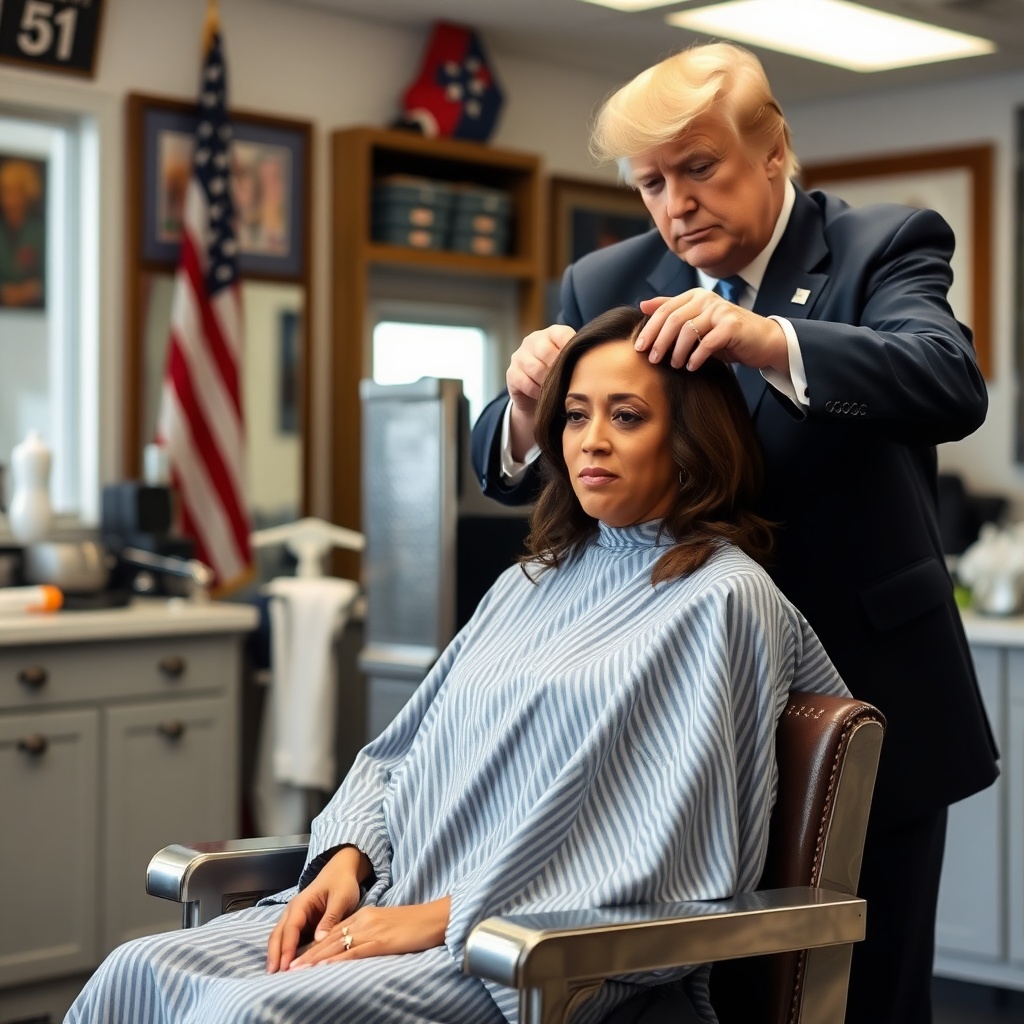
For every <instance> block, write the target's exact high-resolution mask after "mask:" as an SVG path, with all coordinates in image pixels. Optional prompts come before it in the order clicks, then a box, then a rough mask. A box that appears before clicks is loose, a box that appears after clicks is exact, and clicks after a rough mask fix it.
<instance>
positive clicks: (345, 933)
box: [341, 928, 352, 953]
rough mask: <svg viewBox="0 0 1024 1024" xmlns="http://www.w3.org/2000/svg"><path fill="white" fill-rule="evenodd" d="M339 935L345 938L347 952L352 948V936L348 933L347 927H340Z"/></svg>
mask: <svg viewBox="0 0 1024 1024" xmlns="http://www.w3.org/2000/svg"><path fill="white" fill-rule="evenodd" d="M341 935H342V938H343V939H344V940H345V952H346V953H347V952H348V951H349V950H350V949H351V948H352V936H351V935H349V933H348V928H342V929H341Z"/></svg>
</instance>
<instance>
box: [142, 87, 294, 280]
mask: <svg viewBox="0 0 1024 1024" xmlns="http://www.w3.org/2000/svg"><path fill="white" fill-rule="evenodd" d="M130 112H131V113H130V120H131V122H132V124H131V128H130V133H129V146H130V148H131V149H132V150H133V152H132V153H131V154H130V157H129V162H130V166H133V167H136V168H137V169H138V176H139V186H140V187H139V200H140V209H138V210H136V211H134V212H135V214H136V216H137V217H138V222H139V223H138V230H139V231H140V232H141V239H140V252H141V258H142V261H143V263H144V264H146V265H150V266H157V265H164V266H174V265H176V263H177V260H178V239H179V238H180V234H181V218H182V211H183V209H184V203H185V190H186V187H187V185H188V181H189V176H190V174H191V168H192V150H193V140H194V138H195V128H196V124H197V123H198V120H199V115H198V111H197V108H196V107H195V106H194V105H191V104H185V103H177V102H174V101H171V100H161V99H156V98H154V97H142V96H133V97H131V98H130ZM231 121H232V128H233V137H232V145H231V196H232V200H233V203H234V207H235V216H236V233H237V239H238V254H239V270H240V272H241V274H242V276H243V277H250V278H251V277H260V278H269V279H273V280H300V279H301V278H302V277H303V276H304V274H305V261H306V249H307V240H306V237H305V234H306V231H307V224H308V203H309V174H310V162H309V158H310V139H309V126H308V125H307V124H303V123H301V122H289V121H283V120H280V119H277V118H270V117H264V116H262V115H256V114H247V113H236V112H232V115H231Z"/></svg>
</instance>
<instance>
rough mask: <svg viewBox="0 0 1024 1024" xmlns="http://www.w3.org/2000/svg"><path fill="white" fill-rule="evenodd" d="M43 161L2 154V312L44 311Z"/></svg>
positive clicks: (0, 284)
mask: <svg viewBox="0 0 1024 1024" xmlns="http://www.w3.org/2000/svg"><path fill="white" fill-rule="evenodd" d="M46 199H47V196H46V161H45V160H39V159H36V158H31V157H26V156H21V155H20V154H18V153H5V152H4V151H3V150H0V309H45V308H46V228H47V224H46V212H47V211H46Z"/></svg>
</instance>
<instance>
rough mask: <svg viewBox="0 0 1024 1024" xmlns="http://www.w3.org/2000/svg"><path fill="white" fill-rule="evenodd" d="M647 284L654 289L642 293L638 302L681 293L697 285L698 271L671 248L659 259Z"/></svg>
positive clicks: (649, 275) (648, 276)
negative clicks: (647, 293) (647, 292)
mask: <svg viewBox="0 0 1024 1024" xmlns="http://www.w3.org/2000/svg"><path fill="white" fill-rule="evenodd" d="M647 284H648V285H649V286H650V287H651V288H652V289H653V291H652V292H651V294H650V295H640V296H638V297H637V300H636V301H637V302H640V301H641V300H643V299H652V298H654V297H655V296H656V295H679V294H680V293H682V292H685V291H689V289H691V288H696V287H697V271H696V270H694V269H693V267H691V266H690V264H689V263H687V262H686V261H685V260H682V259H680V258H679V257H678V256H677V255H676V254H675V253H674V252H672V250H671V249H666V250H665V255H664V256H662V257H661V259H660V260H658V263H657V265H656V266H655V268H654V269H653V270H652V271H651V272H650V274H648V275H647Z"/></svg>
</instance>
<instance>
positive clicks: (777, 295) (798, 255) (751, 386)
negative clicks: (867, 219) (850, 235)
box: [736, 189, 829, 416]
mask: <svg viewBox="0 0 1024 1024" xmlns="http://www.w3.org/2000/svg"><path fill="white" fill-rule="evenodd" d="M826 256H828V246H827V245H826V244H825V235H824V231H823V230H822V220H821V210H820V209H819V208H818V206H817V204H816V203H815V202H814V200H813V199H811V198H810V197H809V196H808V195H807V193H806V192H804V191H802V190H801V189H797V190H796V201H795V202H794V204H793V212H792V213H791V214H790V216H789V223H788V224H787V225H786V230H785V231H784V232H783V234H782V238H780V239H779V244H778V245H777V246H776V248H775V252H773V253H772V258H771V259H770V260H769V261H768V266H767V267H766V268H765V272H764V278H763V279H762V281H761V287H760V288H758V290H757V298H756V299H755V300H754V312H755V313H759V314H760V315H761V316H781V317H785V318H786V319H792V320H813V319H814V310H815V307H817V306H818V304H819V302H820V301H821V298H822V296H823V295H824V294H825V291H826V286H827V285H828V280H829V277H828V274H817V273H814V272H813V270H814V268H815V267H816V266H818V265H819V264H820V263H821V262H822V260H824V259H825V257H826ZM736 376H737V378H738V380H739V382H740V386H741V387H742V388H743V394H744V395H745V396H746V399H747V407H748V408H749V409H750V415H751V416H754V415H755V414H756V413H757V410H758V408H759V407H760V405H761V402H762V400H763V399H764V396H765V393H766V392H767V390H768V382H767V381H766V380H765V379H764V377H762V376H761V374H760V373H759V372H758V371H757V370H751V369H748V368H747V367H742V366H741V367H737V372H736Z"/></svg>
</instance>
